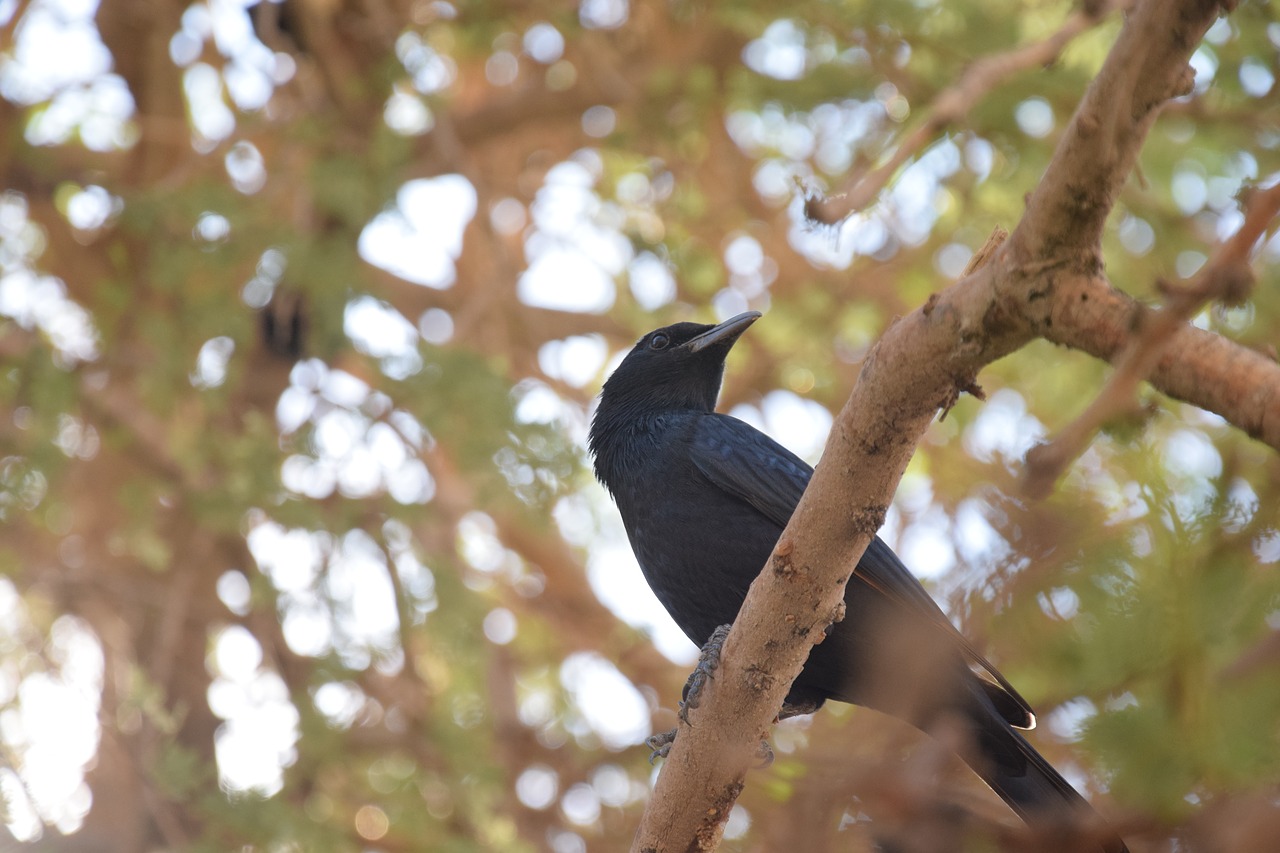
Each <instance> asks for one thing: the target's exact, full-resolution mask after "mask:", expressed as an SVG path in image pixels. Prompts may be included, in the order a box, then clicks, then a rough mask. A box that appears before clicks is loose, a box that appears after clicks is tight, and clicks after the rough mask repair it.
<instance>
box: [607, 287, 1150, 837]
mask: <svg viewBox="0 0 1280 853" xmlns="http://www.w3.org/2000/svg"><path fill="white" fill-rule="evenodd" d="M759 317H760V314H759V313H758V312H755V311H751V312H747V313H745V314H739V315H738V316H736V317H733V318H731V319H729V320H726V321H724V322H723V323H721V324H719V325H717V326H708V325H701V324H698V323H677V324H675V325H673V326H667V327H665V328H661V329H657V330H655V331H652V332H650V333H649V334H647V335H645V336H644V337H643V338H641V339H640V340H639V341H638V342H637V343H636V345H635V347H634V348H633V349H632V350H631V352H630V353H628V354H627V356H626V358H624V359H623V361H622V363H621V364H620V365H619V366H618V368H617V370H615V371H614V372H613V374H612V375H611V376H610V377H609V379H608V381H606V382H605V384H604V389H603V391H602V392H601V395H600V404H599V407H598V408H597V410H596V414H595V418H594V419H593V421H592V424H591V431H590V440H589V443H590V447H591V452H592V454H593V455H594V457H595V472H596V476H597V477H598V478H599V479H600V482H602V483H603V484H604V485H605V487H606V488H607V489H608V490H609V492H610V493H611V494H612V495H613V498H614V500H615V501H616V502H617V504H618V510H619V511H620V512H621V514H622V520H623V524H624V525H625V527H626V530H627V535H628V537H629V538H630V540H631V547H632V549H633V550H634V551H635V555H636V559H637V560H638V561H639V563H640V568H641V569H642V570H643V572H644V576H645V579H646V580H647V581H648V583H649V586H650V587H651V588H652V589H653V591H654V593H655V594H656V595H657V597H658V600H659V601H661V602H662V604H663V606H664V607H666V609H667V612H668V613H670V614H671V616H672V618H673V619H674V620H675V621H676V623H677V624H678V625H679V626H680V628H681V629H682V630H683V631H684V632H685V634H687V635H688V637H689V639H691V640H692V641H693V642H694V643H697V644H699V645H701V644H703V643H705V642H707V641H708V639H709V638H711V637H712V634H713V633H714V632H715V631H716V629H717V628H718V627H719V626H722V625H726V624H727V623H731V622H733V620H734V618H735V617H736V616H737V614H738V609H739V608H740V607H741V606H742V602H743V600H744V599H745V598H746V594H747V588H748V587H749V586H750V584H751V582H752V580H754V579H755V576H756V575H757V574H759V572H760V570H761V569H762V568H763V567H764V565H765V561H766V560H767V559H768V557H769V554H770V553H771V552H772V550H773V546H774V545H775V544H776V543H777V541H778V537H779V536H780V535H781V534H782V530H783V528H784V527H785V526H786V524H787V520H788V519H789V518H790V517H791V513H792V512H793V511H794V510H795V507H796V504H797V503H799V501H800V496H801V494H802V493H803V492H804V489H805V486H806V485H807V484H808V482H809V478H810V476H811V475H812V474H813V469H812V468H811V467H809V465H808V464H806V463H805V462H804V461H803V460H801V459H800V458H799V457H797V456H795V455H794V454H793V453H791V452H790V451H788V450H787V449H786V448H784V447H783V446H782V445H780V444H778V443H777V442H775V441H774V440H773V439H771V438H769V437H768V436H766V435H765V434H764V433H762V432H760V431H758V430H756V429H755V428H753V427H751V426H750V425H748V424H746V423H744V422H742V421H740V420H738V419H736V418H733V417H730V416H728V415H722V414H717V413H716V412H715V405H716V398H717V397H718V396H719V393H720V382H721V378H722V376H723V374H724V362H725V357H726V356H727V355H728V353H729V350H730V348H731V347H732V346H733V344H734V342H735V341H737V339H738V337H739V336H740V335H741V334H742V333H743V332H744V331H745V330H746V329H747V327H748V326H750V325H751V324H752V323H754V322H755V321H756V320H757V319H759ZM844 600H845V608H846V610H845V617H844V619H843V620H842V621H840V622H837V623H835V624H834V625H833V626H832V627H831V628H830V629H829V632H828V635H827V637H826V639H825V640H824V641H823V642H822V643H819V644H818V645H816V646H814V648H813V651H812V652H811V653H810V656H809V659H808V661H807V662H806V664H805V667H804V670H803V671H802V672H801V673H800V676H799V677H798V678H797V679H796V681H795V683H794V684H793V685H792V687H791V691H790V692H789V694H788V695H787V699H786V705H785V706H784V708H783V709H782V711H781V713H780V715H779V716H780V717H782V716H791V715H794V714H797V713H809V712H812V711H816V710H817V709H818V708H819V707H820V706H821V705H822V704H823V702H825V701H826V700H827V699H834V700H836V701H840V702H851V703H855V704H858V705H864V706H867V707H870V708H875V709H877V710H880V711H884V712H886V713H890V714H893V715H894V716H897V717H900V718H902V719H905V720H906V721H907V722H909V723H911V724H913V725H915V726H916V727H918V728H920V729H922V730H924V731H926V732H930V731H933V732H935V733H936V732H939V731H948V732H952V731H956V730H959V731H962V732H963V733H965V736H966V738H967V740H968V741H969V744H970V748H969V749H967V750H966V751H965V752H964V754H963V757H964V758H965V760H966V761H967V762H968V763H969V764H970V766H971V767H973V769H974V770H975V771H976V772H977V773H978V775H979V776H981V777H982V779H983V780H985V781H986V783H987V784H988V785H990V786H991V787H992V788H993V789H994V790H995V791H996V793H998V794H999V795H1000V796H1001V797H1002V798H1003V799H1004V800H1005V802H1007V803H1008V804H1009V805H1010V806H1011V807H1012V808H1013V809H1014V811H1016V812H1017V813H1018V814H1019V815H1020V816H1021V817H1022V818H1023V820H1024V821H1026V822H1027V823H1028V825H1030V826H1033V827H1037V828H1039V829H1043V830H1046V831H1048V830H1057V829H1062V830H1069V829H1072V828H1075V829H1077V830H1079V829H1080V828H1081V827H1093V828H1095V829H1097V830H1098V831H1099V833H1105V834H1106V839H1105V840H1104V841H1102V842H1101V843H1099V847H1100V848H1101V849H1104V850H1106V851H1108V853H1122V851H1125V850H1126V847H1125V845H1124V842H1123V841H1122V840H1121V839H1120V838H1119V837H1118V836H1116V835H1114V833H1112V832H1111V831H1110V830H1106V829H1104V828H1102V827H1104V824H1103V823H1102V820H1101V818H1099V817H1098V816H1097V815H1096V813H1094V812H1093V810H1092V809H1091V808H1090V807H1089V805H1088V803H1087V802H1086V801H1085V800H1084V799H1083V798H1082V797H1081V796H1080V795H1079V794H1078V793H1077V792H1076V791H1075V789H1074V788H1072V787H1071V785H1070V784H1068V782H1067V781H1066V780H1065V779H1063V778H1062V776H1060V775H1059V774H1058V773H1057V771H1055V770H1054V769H1053V767H1052V766H1050V764H1049V763H1048V762H1047V761H1045V759H1044V758H1043V757H1042V756H1041V755H1040V754H1039V753H1037V752H1036V750H1035V749H1034V748H1033V747H1032V746H1031V745H1030V744H1029V743H1027V741H1026V740H1024V739H1023V738H1022V736H1021V735H1019V734H1018V733H1017V732H1016V731H1015V730H1014V729H1015V728H1023V729H1029V728H1032V727H1033V726H1034V725H1035V716H1034V715H1033V714H1032V712H1031V708H1030V707H1029V706H1028V705H1027V703H1026V701H1025V700H1024V699H1023V698H1022V697H1021V696H1019V695H1018V693H1017V691H1015V690H1014V689H1013V687H1012V686H1011V685H1010V684H1009V683H1008V682H1007V681H1006V680H1005V679H1004V677H1003V676H1001V675H1000V673H998V672H997V671H996V669H995V667H993V666H992V665H991V664H990V663H989V662H987V661H986V660H985V659H984V658H983V657H982V655H980V654H979V653H978V652H977V650H976V649H974V647H973V646H972V645H970V643H969V642H968V641H967V640H965V638H964V637H963V636H962V635H961V634H960V632H959V631H958V630H956V628H955V627H954V626H953V625H952V624H951V622H950V620H948V619H947V617H946V615H945V614H943V612H942V611H941V609H939V607H938V606H937V604H936V603H934V601H933V599H932V598H931V597H930V596H929V594H928V593H927V592H926V591H925V589H924V587H922V586H921V585H920V583H919V581H917V580H916V579H915V577H914V576H913V575H912V574H911V572H909V571H908V570H907V568H906V567H905V566H904V565H903V564H902V562H901V561H900V560H899V559H898V557H897V555H895V554H894V553H893V551H892V550H890V548H889V547H888V546H887V545H885V544H884V542H882V541H881V540H880V538H879V537H876V538H875V539H873V540H872V542H871V545H870V546H869V547H868V548H867V551H866V553H865V554H864V555H863V557H862V559H861V561H860V562H859V563H858V566H857V569H856V571H854V573H853V575H852V577H851V578H850V580H849V583H848V586H847V588H846V590H845V596H844ZM695 678H696V674H695ZM692 680H694V679H691V681H692Z"/></svg>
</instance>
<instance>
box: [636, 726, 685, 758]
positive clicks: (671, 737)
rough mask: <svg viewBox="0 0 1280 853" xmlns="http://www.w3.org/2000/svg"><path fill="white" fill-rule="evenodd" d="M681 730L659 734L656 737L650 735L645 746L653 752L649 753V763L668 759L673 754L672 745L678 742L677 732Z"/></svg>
mask: <svg viewBox="0 0 1280 853" xmlns="http://www.w3.org/2000/svg"><path fill="white" fill-rule="evenodd" d="M677 731H679V729H672V730H671V731H669V732H659V733H658V734H656V735H650V736H649V737H647V738H645V741H644V744H645V746H647V747H649V749H651V750H653V751H652V752H650V753H649V763H650V764H653V762H655V761H657V760H658V759H659V758H666V757H667V755H669V754H670V752H671V745H672V744H673V743H675V742H676V732H677Z"/></svg>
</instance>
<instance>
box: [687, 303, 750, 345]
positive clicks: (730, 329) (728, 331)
mask: <svg viewBox="0 0 1280 853" xmlns="http://www.w3.org/2000/svg"><path fill="white" fill-rule="evenodd" d="M761 316H762V315H761V314H760V312H759V311H744V312H743V313H741V314H739V315H738V316H736V317H730V318H729V319H728V320H725V321H724V322H723V323H721V324H720V325H718V326H715V327H713V328H710V329H707V330H706V331H705V332H703V333H702V334H700V335H698V336H697V337H696V338H694V339H693V340H691V341H688V342H686V343H685V348H686V349H688V350H689V351H690V352H701V351H702V350H704V349H706V348H707V347H709V346H711V345H712V344H718V343H721V342H724V343H727V344H729V346H733V342H734V341H736V340H737V339H738V335H741V334H742V333H743V332H745V331H746V330H747V326H750V325H751V324H752V323H754V322H755V321H756V320H759V319H760V317H761Z"/></svg>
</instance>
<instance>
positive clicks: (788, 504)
mask: <svg viewBox="0 0 1280 853" xmlns="http://www.w3.org/2000/svg"><path fill="white" fill-rule="evenodd" d="M690 454H691V456H692V458H693V462H694V464H695V465H697V466H698V470H700V471H701V472H702V473H703V474H704V475H705V476H706V477H707V479H709V480H710V481H711V482H712V483H714V484H715V485H716V486H718V487H719V488H721V489H723V490H724V491H726V492H728V493H729V494H732V495H735V496H737V497H739V498H741V499H742V500H744V501H746V502H747V503H749V504H751V505H752V506H753V507H755V508H756V509H757V510H759V511H760V512H761V513H763V514H764V515H765V516H766V517H768V518H769V519H770V520H772V521H773V522H774V523H776V524H777V525H778V526H779V527H786V526H787V521H789V520H790V518H791V514H792V513H793V512H794V511H795V508H796V504H798V503H800V496H801V495H803V494H804V490H805V487H806V486H808V485H809V479H810V478H811V477H812V476H813V468H811V467H810V466H809V465H808V463H806V462H805V461H804V460H803V459H801V458H800V457H798V456H796V455H795V454H794V453H792V452H791V451H790V450H787V449H786V448H785V447H783V446H782V445H781V444H778V442H776V441H774V440H773V439H772V438H770V437H769V436H767V435H765V434H764V433H762V432H760V431H759V430H757V429H756V428H755V427H753V426H751V425H750V424H747V423H745V422H743V421H740V420H738V419H737V418H734V417H730V416H729V415H720V414H709V415H704V416H702V417H700V418H698V420H697V422H696V423H695V425H694V429H693V440H692V444H691V447H690ZM855 576H856V577H857V578H858V579H860V580H861V581H862V582H863V583H864V584H866V585H867V586H869V587H871V588H872V589H874V590H875V591H876V592H878V593H880V594H881V595H883V596H885V597H886V598H888V599H889V600H890V601H892V602H894V603H895V604H896V605H898V606H899V607H902V608H904V609H905V610H907V611H908V612H913V613H915V614H916V615H918V616H921V617H923V618H925V619H926V620H928V621H930V622H932V623H934V624H936V625H937V626H938V627H939V628H941V629H943V630H944V631H945V632H946V633H947V634H948V635H949V636H950V637H951V638H952V639H953V640H954V641H955V642H956V644H957V645H958V646H959V647H960V650H961V651H962V653H963V654H964V656H965V658H966V659H967V660H968V661H969V663H970V665H971V666H972V667H974V668H975V670H977V675H978V677H979V678H980V680H981V682H982V685H983V687H984V689H985V690H986V692H987V694H988V695H989V696H990V697H991V700H992V702H993V703H994V704H995V706H996V708H997V709H999V711H1000V713H1001V716H1003V717H1004V718H1005V719H1006V720H1007V721H1008V722H1009V724H1010V725H1013V726H1017V727H1018V728H1032V727H1034V726H1035V714H1034V713H1032V711H1031V706H1030V705H1028V704H1027V700H1025V699H1023V698H1022V696H1021V695H1020V694H1019V693H1018V691H1016V690H1014V689H1013V685H1011V684H1010V683H1009V682H1008V681H1007V680H1006V679H1005V677H1004V676H1003V675H1001V674H1000V673H999V671H998V670H996V668H995V667H994V666H993V665H992V664H991V662H990V661H988V660H987V659H986V658H985V657H983V656H982V655H981V654H979V652H978V650H977V649H975V648H974V647H973V644H971V643H970V642H969V641H968V640H967V639H965V637H964V635H963V634H961V633H960V632H959V631H958V630H957V629H956V627H955V625H953V624H951V620H950V619H948V618H947V616H946V614H945V613H943V612H942V609H941V608H939V607H938V604H937V602H935V601H934V600H933V597H932V596H930V595H929V593H928V592H927V591H926V590H925V588H924V587H923V586H921V585H920V581H918V580H916V577H915V575H913V574H911V572H910V571H909V570H908V569H907V567H906V566H904V565H903V564H902V561H901V560H899V559H898V555H897V554H895V553H893V550H892V549H891V548H890V547H889V546H888V545H886V544H884V542H883V541H881V539H880V537H878V536H876V537H874V538H872V540H871V544H870V545H868V546H867V550H866V553H865V554H863V555H862V559H861V560H860V561H859V562H858V568H857V570H856V572H855Z"/></svg>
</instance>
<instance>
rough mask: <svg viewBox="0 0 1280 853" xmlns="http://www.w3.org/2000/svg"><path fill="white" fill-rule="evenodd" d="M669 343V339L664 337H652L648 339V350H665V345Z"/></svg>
mask: <svg viewBox="0 0 1280 853" xmlns="http://www.w3.org/2000/svg"><path fill="white" fill-rule="evenodd" d="M670 343H671V338H668V337H667V336H666V335H654V336H653V337H652V338H649V349H666V348H667V345H668V344H670Z"/></svg>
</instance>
